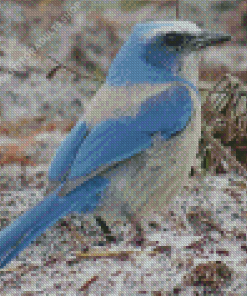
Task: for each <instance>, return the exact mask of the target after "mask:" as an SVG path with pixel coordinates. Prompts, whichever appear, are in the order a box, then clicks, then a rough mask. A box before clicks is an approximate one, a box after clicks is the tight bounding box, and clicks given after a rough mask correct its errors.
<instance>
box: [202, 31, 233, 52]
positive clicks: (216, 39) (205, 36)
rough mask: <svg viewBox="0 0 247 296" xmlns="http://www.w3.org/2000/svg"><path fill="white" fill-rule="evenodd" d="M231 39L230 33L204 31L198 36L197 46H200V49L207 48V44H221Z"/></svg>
mask: <svg viewBox="0 0 247 296" xmlns="http://www.w3.org/2000/svg"><path fill="white" fill-rule="evenodd" d="M230 40H231V36H230V35H227V34H224V33H213V32H208V31H204V32H203V33H202V34H200V35H199V36H197V37H196V47H198V49H199V48H205V47H207V46H212V45H219V44H222V43H224V42H226V41H230Z"/></svg>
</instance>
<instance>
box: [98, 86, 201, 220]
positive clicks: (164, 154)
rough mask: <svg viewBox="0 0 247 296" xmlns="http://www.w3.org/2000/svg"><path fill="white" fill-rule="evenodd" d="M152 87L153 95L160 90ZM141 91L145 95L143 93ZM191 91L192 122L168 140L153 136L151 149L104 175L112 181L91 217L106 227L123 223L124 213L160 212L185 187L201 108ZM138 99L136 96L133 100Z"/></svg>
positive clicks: (196, 148) (194, 157) (195, 146)
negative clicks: (104, 223)
mask: <svg viewBox="0 0 247 296" xmlns="http://www.w3.org/2000/svg"><path fill="white" fill-rule="evenodd" d="M152 87H153V88H155V90H153V93H156V92H157V89H159V91H161V88H162V86H161V85H160V86H155V87H154V86H152ZM163 89H164V88H163ZM149 90H150V91H151V89H149ZM141 92H143V93H145V90H143V89H142V90H141ZM190 92H191V97H192V100H193V106H194V110H193V114H192V117H191V121H190V122H189V123H188V126H187V127H186V128H185V129H184V130H183V131H182V132H180V133H179V134H178V135H177V136H174V137H172V138H171V139H169V140H168V141H164V140H162V139H161V136H160V135H159V134H156V135H155V136H154V138H153V140H154V144H153V146H152V147H151V148H149V149H147V150H146V151H145V152H142V153H141V154H138V155H136V156H134V157H132V158H131V159H129V160H126V161H124V162H122V163H121V165H119V166H118V167H117V168H114V169H112V170H110V171H108V172H106V173H103V176H104V177H106V178H110V179H111V184H112V185H111V186H110V187H109V188H108V189H107V190H106V191H105V192H104V193H103V194H102V197H103V198H102V206H101V207H99V208H98V209H97V211H95V212H94V214H95V215H100V216H102V217H103V219H104V220H105V221H107V223H108V225H111V224H112V223H114V222H116V221H123V216H121V214H123V211H127V212H129V213H138V214H139V215H141V216H147V214H150V213H152V212H155V211H156V212H163V211H164V210H165V209H166V207H167V204H168V202H169V201H170V200H171V199H172V198H173V197H174V196H175V195H176V194H178V193H179V191H180V190H181V189H182V187H183V186H184V185H185V184H186V182H187V180H188V177H189V172H190V170H191V166H192V165H194V164H195V161H196V153H197V150H198V141H199V138H200V136H201V105H200V101H199V98H198V96H197V94H196V93H195V91H193V90H190ZM138 98H139V95H137V94H136V98H135V99H136V101H138V100H139V99H138ZM100 106H101V105H100ZM103 115H104V114H100V116H103ZM97 120H98V117H97Z"/></svg>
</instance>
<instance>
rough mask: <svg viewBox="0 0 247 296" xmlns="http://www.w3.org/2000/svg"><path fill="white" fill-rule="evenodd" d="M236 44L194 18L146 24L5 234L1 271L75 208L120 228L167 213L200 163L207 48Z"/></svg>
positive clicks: (117, 58)
mask: <svg viewBox="0 0 247 296" xmlns="http://www.w3.org/2000/svg"><path fill="white" fill-rule="evenodd" d="M228 40H230V35H227V34H223V33H214V32H209V31H207V30H205V29H202V28H200V27H199V26H198V25H197V24H195V23H193V22H190V21H180V20H176V21H146V22H142V23H139V24H136V25H135V26H134V27H133V29H132V32H131V35H130V37H129V39H128V40H127V41H126V42H125V43H124V44H123V46H122V47H121V48H120V50H119V52H118V53H117V55H116V56H115V58H114V60H113V61H112V63H111V66H110V68H109V72H108V75H107V77H106V81H105V83H104V84H103V85H102V86H101V88H100V89H99V90H98V92H97V93H96V94H95V96H94V97H93V98H92V100H91V101H90V102H89V103H88V104H87V105H86V106H85V110H84V112H83V114H82V116H81V118H80V120H79V121H78V122H77V124H76V125H75V126H74V127H73V128H72V130H71V132H70V133H69V134H68V135H67V136H66V138H65V139H64V140H63V141H62V143H61V145H60V147H59V148H58V149H57V151H56V153H55V155H54V157H53V159H52V161H51V164H50V167H49V171H48V181H49V184H48V187H47V192H46V194H45V195H44V199H43V200H42V201H40V202H39V203H38V204H37V205H36V206H34V207H33V208H31V209H29V210H27V211H26V212H25V213H24V214H22V215H21V216H19V217H18V218H17V219H16V220H15V221H13V222H12V223H10V225H8V226H6V227H5V228H4V229H3V230H1V232H0V268H3V267H4V266H6V265H7V264H8V263H9V262H10V261H11V260H12V259H14V258H15V257H16V256H17V255H18V254H19V253H20V252H21V251H22V250H24V249H25V248H26V247H27V246H29V245H30V243H31V242H32V241H34V240H35V239H36V237H37V236H39V235H41V234H42V233H44V232H45V231H46V229H47V228H49V227H51V226H52V225H54V224H55V223H56V222H57V221H58V220H59V219H60V218H62V217H64V216H66V215H68V214H69V213H71V212H73V211H77V212H79V213H82V214H85V215H87V214H93V215H95V216H99V217H102V219H103V220H104V221H105V222H106V223H107V225H109V226H110V227H111V226H112V225H114V223H117V222H120V223H123V221H126V219H131V217H135V219H136V220H137V221H142V220H143V219H147V217H151V216H152V215H153V214H154V213H162V212H163V211H165V210H166V209H167V205H168V203H169V202H170V201H171V200H172V199H173V198H174V196H175V195H176V194H178V193H179V191H180V190H181V189H182V187H183V185H185V184H186V182H187V181H188V177H189V172H190V170H191V167H192V166H193V165H194V164H195V161H196V154H197V150H198V142H199V139H200V137H201V100H200V95H199V92H198V65H199V61H200V55H201V50H202V49H204V48H206V47H208V46H210V45H217V44H219V43H222V42H225V41H228Z"/></svg>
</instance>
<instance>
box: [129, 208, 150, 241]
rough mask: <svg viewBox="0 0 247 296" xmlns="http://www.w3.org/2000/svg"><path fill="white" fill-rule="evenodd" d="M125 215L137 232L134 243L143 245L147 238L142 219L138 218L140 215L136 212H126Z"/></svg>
mask: <svg viewBox="0 0 247 296" xmlns="http://www.w3.org/2000/svg"><path fill="white" fill-rule="evenodd" d="M125 215H126V218H127V220H128V221H129V222H130V224H131V228H132V229H133V232H134V233H135V235H134V238H133V241H132V243H134V245H135V246H137V247H142V246H143V245H144V244H145V241H146V239H145V237H144V234H143V233H144V231H143V228H142V225H141V221H140V219H138V216H137V215H136V214H134V213H125Z"/></svg>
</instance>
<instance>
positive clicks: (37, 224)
mask: <svg viewBox="0 0 247 296" xmlns="http://www.w3.org/2000/svg"><path fill="white" fill-rule="evenodd" d="M107 184H108V180H107V179H104V178H101V177H94V178H93V179H91V180H89V181H87V182H86V183H85V184H83V185H81V186H78V187H77V188H76V189H75V190H74V191H72V192H70V193H69V194H68V195H67V196H65V197H60V196H57V194H58V192H59V191H60V189H61V187H62V186H63V185H61V186H60V187H59V188H58V189H57V190H56V191H55V192H53V193H52V194H51V195H49V196H47V197H46V198H45V199H44V200H43V201H41V202H40V203H38V204H37V205H36V206H35V207H33V208H32V209H30V210H28V211H27V212H26V213H24V214H23V215H22V216H20V217H19V218H17V219H16V220H15V221H14V222H13V223H11V224H10V225H9V226H7V227H5V228H4V229H3V230H2V231H1V232H0V268H3V267H4V266H5V265H6V264H7V263H8V262H10V261H11V260H12V259H13V258H15V257H16V256H17V255H18V254H19V253H20V252H21V251H22V250H23V249H25V247H27V246H28V245H29V244H30V243H31V242H32V241H34V240H35V238H36V237H37V236H39V235H41V234H42V233H43V232H44V231H45V230H46V229H47V228H48V227H50V226H52V225H53V224H55V223H56V222H57V221H58V220H59V219H60V218H61V217H63V216H66V215H67V214H69V213H70V212H71V211H74V210H76V209H78V208H80V209H81V211H82V212H84V213H86V212H88V211H92V210H93V209H94V208H95V207H96V206H97V204H98V202H99V200H100V194H98V195H97V193H99V192H101V191H102V190H103V189H104V188H105V187H106V186H107Z"/></svg>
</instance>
